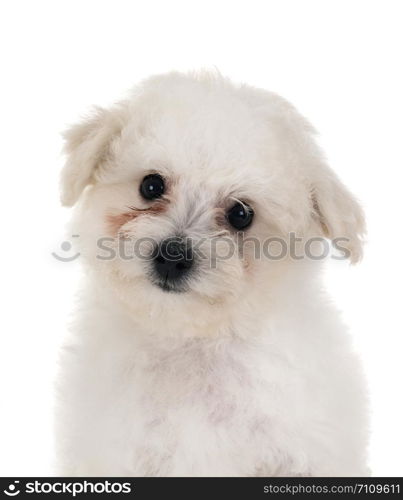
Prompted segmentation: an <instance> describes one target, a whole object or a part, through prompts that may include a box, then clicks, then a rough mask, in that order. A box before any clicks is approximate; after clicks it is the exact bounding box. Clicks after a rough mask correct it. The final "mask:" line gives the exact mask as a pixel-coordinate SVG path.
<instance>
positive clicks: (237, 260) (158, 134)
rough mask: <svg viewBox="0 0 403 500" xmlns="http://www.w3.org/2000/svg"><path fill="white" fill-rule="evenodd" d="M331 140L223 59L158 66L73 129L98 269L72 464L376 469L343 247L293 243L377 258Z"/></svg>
mask: <svg viewBox="0 0 403 500" xmlns="http://www.w3.org/2000/svg"><path fill="white" fill-rule="evenodd" d="M315 134H316V132H315V130H314V128H313V127H312V126H311V125H310V124H309V123H308V122H307V121H306V120H305V119H304V118H303V117H302V116H301V115H300V114H299V113H298V112H297V110H296V109H295V108H294V107H293V106H292V105H291V104H289V103H288V102H287V101H286V100H285V99H283V98H281V97H279V96H278V95H276V94H274V93H271V92H267V91H265V90H261V89H257V88H253V87H251V86H248V85H235V84H233V83H232V82H230V81H229V80H228V79H226V78H224V77H223V76H221V75H219V74H215V73H209V72H199V73H187V74H182V73H178V72H173V73H168V74H164V75H159V76H155V77H151V78H149V79H147V80H145V81H144V82H143V83H141V84H140V85H138V86H136V87H135V88H134V90H133V91H131V92H130V93H129V94H128V95H127V97H126V98H125V99H123V100H122V101H120V102H117V103H115V104H114V105H112V106H111V107H110V108H107V109H106V108H96V109H94V111H93V112H92V114H90V116H88V117H87V118H86V119H84V120H83V121H82V122H81V123H79V124H78V125H75V126H73V127H72V128H71V129H69V130H68V131H67V132H66V133H65V153H66V164H65V166H64V169H63V171H62V177H61V189H62V203H63V204H64V205H66V206H73V205H75V210H74V216H73V219H72V226H71V227H72V228H73V229H72V230H74V232H75V233H76V234H78V235H79V237H78V238H77V241H78V243H77V244H78V248H79V251H80V255H81V257H80V258H81V259H82V262H83V266H84V270H85V279H84V280H83V286H82V289H81V291H80V294H79V298H78V301H77V302H78V304H77V309H78V311H77V314H76V315H75V319H74V321H73V324H72V326H71V329H70V330H71V331H70V333H69V337H68V340H66V343H65V345H64V347H63V349H62V352H61V359H60V366H61V368H60V375H59V379H58V380H59V382H58V404H57V406H58V409H57V418H56V436H57V464H58V470H59V473H60V474H62V475H67V476H363V475H368V474H369V471H368V467H367V452H366V449H367V440H368V402H367V390H366V383H365V377H364V376H363V373H362V368H361V365H360V362H359V360H358V358H357V356H356V354H355V353H354V351H353V349H352V346H351V340H350V337H349V334H348V333H347V332H346V327H345V326H344V324H343V322H342V321H341V319H340V315H339V313H338V312H337V310H336V309H335V308H334V306H333V305H332V303H331V302H330V300H329V299H328V298H327V296H326V293H325V292H324V291H323V286H322V283H321V271H322V269H323V261H324V259H322V258H321V259H319V258H316V257H315V258H314V257H313V255H312V252H313V250H312V251H310V253H309V255H308V254H307V252H306V251H305V252H303V254H302V255H300V254H298V255H292V252H289V251H288V250H287V252H283V248H284V246H286V247H287V249H288V247H289V240H290V235H294V239H295V240H296V241H297V247H296V248H297V249H299V250H301V249H306V248H307V244H308V243H310V242H312V241H314V245H313V247H312V248H316V247H317V246H318V245H321V248H325V247H326V242H329V241H333V242H334V244H335V245H336V246H338V248H339V253H338V254H337V255H339V257H340V258H348V259H350V261H351V262H352V263H355V262H358V261H359V260H360V258H361V255H362V247H363V238H364V235H365V221H364V215H363V211H362V209H361V208H360V206H359V204H358V203H357V201H356V199H355V198H354V197H353V196H352V194H351V193H350V192H349V191H348V189H347V188H346V187H345V186H344V185H343V184H342V182H341V181H340V180H339V179H338V177H337V176H336V175H335V173H333V171H332V170H331V169H330V168H329V166H328V165H327V162H326V160H325V158H324V155H323V153H322V152H321V149H320V148H319V146H318V145H317V141H316V139H315ZM241 236H242V238H241ZM319 240H320V241H319ZM284 242H287V245H285V244H284ZM274 243H276V244H277V247H278V248H277V250H276V252H273V251H272V252H271V255H268V252H267V251H266V252H264V250H265V249H266V250H267V248H269V247H270V248H272V247H273V244H274ZM315 245H316V246H315ZM331 248H333V247H331ZM262 249H263V250H262ZM279 249H280V250H279ZM332 251H333V250H332Z"/></svg>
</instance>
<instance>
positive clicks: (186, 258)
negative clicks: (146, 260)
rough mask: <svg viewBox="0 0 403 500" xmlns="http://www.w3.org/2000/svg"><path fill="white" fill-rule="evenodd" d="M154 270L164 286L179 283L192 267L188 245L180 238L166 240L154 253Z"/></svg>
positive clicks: (190, 251) (191, 257)
mask: <svg viewBox="0 0 403 500" xmlns="http://www.w3.org/2000/svg"><path fill="white" fill-rule="evenodd" d="M153 257H154V268H155V270H156V272H157V274H158V275H159V276H160V277H161V278H162V279H163V280H164V284H168V285H169V283H170V282H171V283H173V282H176V281H179V280H180V279H181V278H183V277H184V276H185V275H186V273H188V272H189V270H190V268H191V267H192V265H193V255H192V250H191V248H190V245H187V244H186V243H185V242H184V241H183V240H182V239H180V238H168V239H166V240H164V241H162V242H161V243H160V245H159V246H158V247H157V249H156V250H155V252H154V255H153Z"/></svg>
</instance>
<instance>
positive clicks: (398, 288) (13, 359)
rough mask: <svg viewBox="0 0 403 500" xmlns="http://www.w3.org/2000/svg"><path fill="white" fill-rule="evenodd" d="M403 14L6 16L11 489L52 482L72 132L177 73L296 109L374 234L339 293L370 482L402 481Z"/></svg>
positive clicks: (29, 9) (219, 4)
mask: <svg viewBox="0 0 403 500" xmlns="http://www.w3.org/2000/svg"><path fill="white" fill-rule="evenodd" d="M402 15H403V4H402V2H400V1H399V0H398V1H388V0H380V1H370V0H363V1H360V0H348V1H344V0H335V1H331V0H319V1H314V0H312V1H310V0H297V1H289V0H281V1H280V0H278V1H270V0H262V1H254V0H248V1H240V2H238V1H236V0H231V1H219V0H215V1H209V0H203V1H183V2H181V1H172V0H171V1H152V0H143V1H141V2H139V1H119V0H110V1H101V0H96V1H95V0H94V1H89V0H80V1H73V0H69V1H60V0H59V1H40V0H36V1H35V2H31V1H26V2H22V1H8V2H2V7H1V12H0V19H1V21H0V38H1V39H0V50H1V58H0V61H1V63H0V64H1V66H0V68H1V78H0V86H1V92H0V126H1V149H0V161H1V164H0V168H1V174H2V175H3V177H2V181H1V196H0V202H1V210H0V217H1V225H0V228H1V238H2V241H1V245H0V252H1V272H0V283H1V289H2V296H1V306H2V307H1V310H2V312H1V323H0V325H1V345H0V384H1V393H0V404H1V414H0V419H1V425H0V475H3V476H4V475H31V476H34V475H46V474H51V472H52V469H51V466H50V457H51V451H52V417H51V416H52V384H53V378H54V371H55V367H56V354H57V347H58V345H59V342H60V339H61V337H62V335H63V334H64V329H65V325H66V323H67V320H68V315H69V312H70V310H71V306H72V297H73V293H74V289H75V287H76V285H77V280H78V275H79V264H78V263H77V262H73V263H70V264H63V263H60V262H59V261H57V260H55V259H54V258H53V257H52V256H51V252H52V251H59V252H60V244H61V242H62V241H63V239H64V225H65V223H66V221H67V220H68V217H69V211H68V210H67V209H62V208H61V207H60V205H59V198H58V196H59V195H58V176H59V171H60V168H61V166H62V158H61V156H60V149H61V138H60V135H59V134H60V131H61V130H63V129H64V128H65V127H66V125H67V124H69V123H72V122H74V121H76V120H77V119H78V118H79V116H80V115H82V114H83V113H85V112H86V111H87V110H88V107H89V106H90V105H91V104H101V105H102V104H108V103H110V102H112V101H113V100H115V99H117V98H119V97H120V96H121V95H122V93H123V92H124V91H126V89H127V88H129V87H130V86H132V85H133V84H134V83H135V82H136V81H138V80H139V79H142V78H144V77H146V76H148V75H150V74H153V73H158V72H163V71H166V70H171V69H179V70H187V69H197V68H200V67H207V68H209V67H210V68H211V67H212V66H217V67H218V68H219V70H220V71H221V72H222V73H223V74H225V75H227V76H229V77H231V78H232V79H234V80H235V81H238V82H239V81H245V82H248V83H250V84H253V85H256V86H259V87H264V88H267V89H269V90H274V91H276V92H278V93H280V94H282V95H283V96H285V97H286V98H288V99H289V100H291V101H292V102H293V103H294V104H295V105H296V106H297V107H298V108H299V109H300V111H302V113H303V114H305V115H306V116H307V117H308V118H309V119H310V121H312V122H313V124H314V125H315V126H316V127H317V128H318V129H319V131H320V132H321V135H322V143H323V145H324V147H325V149H326V152H327V154H328V157H329V160H330V163H331V165H332V166H333V168H334V169H335V170H336V171H337V172H338V174H339V175H340V177H341V178H342V179H343V181H344V182H345V183H346V184H347V185H348V186H349V187H350V188H351V190H352V191H353V192H354V193H355V194H356V195H357V196H358V197H359V199H360V200H361V201H362V204H363V206H364V208H365V210H366V213H367V218H368V244H367V248H366V255H365V259H364V261H363V263H362V264H360V265H359V266H358V267H350V266H348V265H346V264H342V263H340V262H339V263H338V264H332V266H333V267H331V268H329V270H328V272H327V276H326V277H327V284H328V287H329V290H330V291H331V293H332V294H333V295H334V298H335V300H336V302H337V303H338V304H339V306H340V308H341V309H342V310H343V311H344V316H345V318H346V320H347V322H348V323H349V324H350V325H351V331H352V335H353V336H354V340H355V344H356V346H357V349H358V350H359V352H360V353H361V355H362V359H363V362H364V365H365V369H366V372H367V375H368V380H369V386H370V392H371V401H372V413H373V414H372V438H371V447H370V453H371V467H372V469H373V474H374V475H384V476H388V475H389V476H391V475H398V476H402V475H403V460H402V453H401V450H402V448H403V440H402V427H403V426H402V422H403V406H402V389H401V387H402V382H403V380H402V378H403V377H402V373H403V370H402V349H403V342H402V336H403V328H402V322H401V301H402V277H403V276H402V275H403V273H402V260H403V259H402V255H401V252H402V216H403V211H402V203H403V196H402V193H403V186H402V180H403V179H402V167H403V152H402V151H403V148H402V117H403V101H402V89H403V77H402V73H401V67H402V59H403V58H402V48H403V29H402V17H403V16H402Z"/></svg>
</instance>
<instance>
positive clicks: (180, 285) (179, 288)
mask: <svg viewBox="0 0 403 500" xmlns="http://www.w3.org/2000/svg"><path fill="white" fill-rule="evenodd" d="M151 282H152V283H153V284H154V285H155V286H157V287H158V288H160V289H161V290H162V291H164V292H171V293H186V292H188V291H189V289H190V288H189V285H188V284H187V283H184V282H181V281H179V282H177V281H172V280H170V279H169V278H168V277H166V278H165V279H155V277H151Z"/></svg>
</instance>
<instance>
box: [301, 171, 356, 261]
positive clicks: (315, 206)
mask: <svg viewBox="0 0 403 500" xmlns="http://www.w3.org/2000/svg"><path fill="white" fill-rule="evenodd" d="M318 167H319V168H318V171H317V175H316V176H315V177H316V179H315V180H314V182H313V183H312V188H311V203H312V213H313V217H314V219H315V220H316V221H317V223H318V226H319V228H320V229H321V231H322V233H323V235H324V236H326V237H327V238H329V239H330V240H333V241H334V240H336V239H337V238H342V239H340V241H339V242H337V246H338V247H339V248H343V249H345V250H346V251H347V252H348V257H349V259H350V261H351V262H352V263H356V262H358V261H359V260H360V259H361V257H362V247H363V236H364V234H365V218H364V213H363V210H362V209H361V207H360V205H359V203H358V202H357V200H356V199H355V198H354V196H353V195H352V194H351V193H350V191H349V190H348V189H347V188H346V187H345V186H344V185H343V183H342V182H341V181H340V180H339V179H338V177H337V176H336V175H335V174H334V173H333V172H332V171H331V170H330V168H329V167H328V166H327V165H326V164H322V165H319V166H318Z"/></svg>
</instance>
